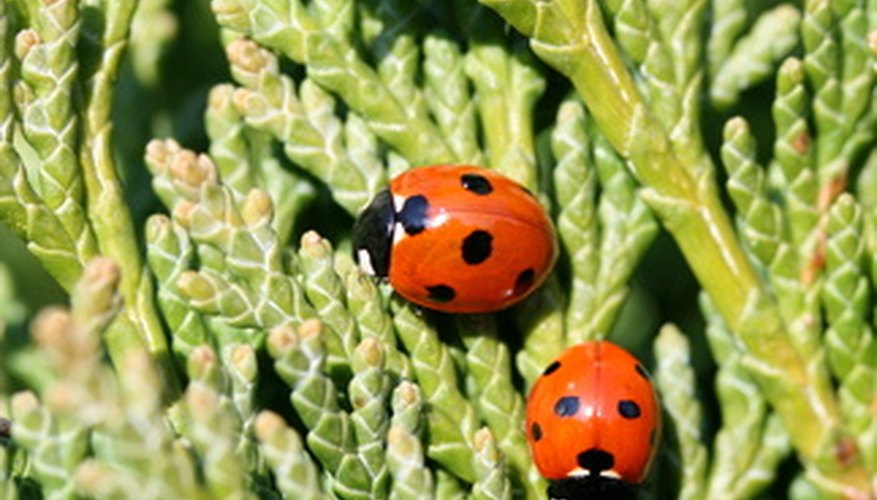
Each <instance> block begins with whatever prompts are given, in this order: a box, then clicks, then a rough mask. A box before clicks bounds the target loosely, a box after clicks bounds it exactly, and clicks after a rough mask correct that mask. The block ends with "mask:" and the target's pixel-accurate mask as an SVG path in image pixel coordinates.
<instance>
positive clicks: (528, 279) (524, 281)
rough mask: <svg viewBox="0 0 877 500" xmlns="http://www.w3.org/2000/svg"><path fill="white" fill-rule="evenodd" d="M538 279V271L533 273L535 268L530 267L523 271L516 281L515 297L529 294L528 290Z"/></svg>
mask: <svg viewBox="0 0 877 500" xmlns="http://www.w3.org/2000/svg"><path fill="white" fill-rule="evenodd" d="M535 279H536V271H533V268H531V267H528V268H527V269H524V270H523V271H521V274H519V275H518V278H517V279H516V280H515V291H514V293H515V295H523V294H525V293H527V290H529V289H530V287H531V286H533V280H535Z"/></svg>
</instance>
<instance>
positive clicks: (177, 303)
mask: <svg viewBox="0 0 877 500" xmlns="http://www.w3.org/2000/svg"><path fill="white" fill-rule="evenodd" d="M0 2H2V3H0V40H2V43H3V45H2V47H0V222H2V224H0V332H2V335H0V417H2V418H5V419H9V420H11V421H12V422H13V425H12V436H11V438H7V437H0V445H2V446H0V497H2V498H18V497H24V498H40V497H48V498H71V497H122V498H126V497H137V498H147V497H148V498H153V497H154V498H200V497H205V498H214V497H215V498H238V497H253V496H255V497H263V498H274V497H283V496H291V497H301V498H325V497H341V498H385V497H391V498H400V499H401V498H431V497H437V498H467V497H472V498H478V499H482V498H543V497H544V496H545V488H546V486H547V483H546V482H545V481H544V480H543V479H542V478H540V477H539V474H538V472H537V471H536V469H535V468H534V466H533V465H532V463H531V461H530V458H529V455H528V453H527V450H526V442H525V435H524V430H523V428H522V417H523V411H524V401H525V397H526V391H527V390H528V388H529V386H530V385H531V384H532V382H533V381H534V379H535V378H536V377H537V376H538V374H539V373H540V372H541V370H542V369H543V367H544V366H546V365H547V364H548V363H549V362H550V361H551V359H552V358H553V357H554V356H556V355H557V354H558V353H559V352H560V351H561V350H562V349H563V348H564V346H567V345H570V344H572V343H575V342H580V341H584V340H588V339H594V338H609V339H611V340H613V341H615V342H617V343H619V344H621V345H623V346H625V347H627V348H629V349H631V350H632V351H633V352H634V353H635V354H637V355H638V356H639V357H640V358H641V359H642V360H643V361H644V363H645V364H646V365H647V366H649V367H650V368H651V371H652V373H653V374H654V375H655V380H656V383H657V386H658V389H659V392H660V394H661V397H662V402H663V405H664V411H665V423H666V426H665V440H664V444H663V446H662V447H661V450H660V452H659V454H658V459H657V463H656V464H655V467H654V471H653V473H652V475H651V477H650V479H649V480H648V481H647V482H646V483H645V484H644V485H643V486H642V487H641V495H642V497H644V498H677V497H678V498H692V499H698V498H709V499H715V498H723V499H724V498H728V499H733V498H800V499H811V498H850V499H867V498H874V497H875V495H877V344H875V342H874V331H873V330H874V326H875V306H874V304H875V302H874V300H873V298H872V297H873V293H874V291H875V290H874V288H875V284H877V152H875V151H877V150H875V147H874V145H875V129H877V126H875V121H877V120H875V113H877V106H875V105H877V101H875V99H877V91H875V75H874V73H875V68H877V57H875V54H877V2H875V1H874V0H832V1H828V0H806V1H803V2H790V3H781V2H747V1H743V0H683V1H666V0H604V1H601V2H597V1H596V0H550V1H545V0H480V1H479V2H476V1H475V0H454V1H447V2H443V1H430V0H359V1H354V0H310V1H302V0H212V1H207V0H179V1H176V2H175V1H172V0H141V1H139V2H135V1H133V0H79V1H74V0H0ZM435 163H470V164H477V165H483V166H486V167H490V168H495V169H498V170H500V171H501V172H503V173H505V174H506V175H509V176H510V177H512V178H514V179H516V180H518V181H519V182H521V183H523V184H524V185H526V186H527V187H529V188H531V189H532V190H533V191H534V192H537V193H539V195H540V197H541V199H542V200H543V202H544V203H545V205H546V207H547V208H548V209H549V210H550V212H551V214H552V217H553V219H554V220H555V223H556V226H557V229H558V236H559V239H560V242H561V247H562V255H561V258H560V261H559V263H558V266H557V269H556V270H555V272H554V274H553V275H552V276H551V278H550V279H549V280H548V282H547V283H546V284H545V286H543V287H542V288H541V289H540V290H539V291H538V292H537V293H536V294H534V295H533V296H532V297H531V298H529V299H528V300H527V301H525V302H524V303H523V304H521V305H519V306H517V307H515V308H512V309H511V310H508V311H504V312H501V313H498V314H493V315H472V316H451V315H442V314H437V313H432V312H428V311H421V310H419V309H417V308H415V307H412V306H411V305H410V304H407V303H405V302H404V300H402V299H400V298H398V297H396V296H394V295H393V294H392V291H391V290H390V288H389V287H388V286H387V285H386V284H378V283H375V282H374V281H372V280H371V279H369V278H367V277H365V276H362V275H361V274H360V273H359V272H358V271H357V270H356V269H355V267H354V265H353V263H352V259H351V256H350V241H349V236H350V227H351V225H352V222H353V220H354V217H355V215H356V213H357V212H358V211H359V210H360V209H361V208H362V207H363V206H364V204H365V203H367V201H368V200H369V198H370V197H371V196H372V195H373V194H374V193H375V192H377V191H379V190H380V189H382V188H383V187H384V186H385V185H386V180H387V179H388V178H389V177H390V176H392V175H394V174H395V173H398V172H400V171H402V170H404V169H407V168H410V167H416V166H418V165H428V164H435Z"/></svg>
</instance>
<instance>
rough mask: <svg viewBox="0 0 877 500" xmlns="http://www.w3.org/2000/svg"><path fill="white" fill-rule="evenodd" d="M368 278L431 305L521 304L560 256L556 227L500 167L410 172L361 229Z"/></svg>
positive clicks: (487, 307) (379, 199)
mask: <svg viewBox="0 0 877 500" xmlns="http://www.w3.org/2000/svg"><path fill="white" fill-rule="evenodd" d="M353 245H354V251H355V256H356V260H357V262H358V263H359V266H360V267H361V268H362V270H363V271H364V272H366V273H368V274H372V275H376V276H380V277H389V280H390V283H391V284H392V285H393V288H394V289H395V290H396V292H398V293H399V294H400V295H402V296H403V297H405V298H406V299H408V300H410V301H412V302H414V303H417V304H420V305H422V306H424V307H428V308H431V309H437V310H441V311H447V312H455V313H475V312H489V311H496V310H499V309H503V308H506V307H509V306H511V305H512V304H514V303H516V302H518V301H520V300H521V299H523V298H524V297H526V296H527V295H529V294H530V293H531V292H532V291H533V290H535V289H536V288H537V287H538V286H539V285H540V284H541V283H542V282H543V281H544V280H545V277H546V275H547V274H548V272H549V271H550V270H551V267H552V266H553V264H554V261H555V259H556V258H557V241H556V238H555V235H554V226H553V225H552V224H551V220H550V219H549V218H548V215H547V214H546V213H545V210H544V209H543V208H542V205H540V204H539V201H538V200H536V198H535V197H534V196H533V195H532V194H531V193H530V192H529V191H527V189H526V188H524V187H523V186H521V185H520V184H517V183H516V182H514V181H512V180H510V179H508V178H507V177H504V176H502V175H500V174H498V173H496V172H493V171H490V170H485V169H483V168H478V167H472V166H455V165H439V166H431V167H421V168H416V169H412V170H409V171H407V172H405V173H403V174H401V175H399V176H397V177H396V178H395V179H393V180H392V182H391V183H390V187H389V189H387V190H385V191H382V192H381V193H379V194H378V195H376V196H375V198H374V199H373V200H372V201H371V203H370V204H369V205H368V206H367V207H366V208H365V210H364V211H363V212H362V214H361V215H360V216H359V218H358V219H357V221H356V224H355V225H354V227H353Z"/></svg>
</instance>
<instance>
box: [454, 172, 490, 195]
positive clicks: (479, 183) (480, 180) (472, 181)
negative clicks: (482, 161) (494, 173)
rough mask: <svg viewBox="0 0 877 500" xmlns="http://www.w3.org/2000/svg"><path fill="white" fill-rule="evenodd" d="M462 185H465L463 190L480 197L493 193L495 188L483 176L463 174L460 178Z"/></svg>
mask: <svg viewBox="0 0 877 500" xmlns="http://www.w3.org/2000/svg"><path fill="white" fill-rule="evenodd" d="M460 183H461V184H462V185H463V189H465V190H466V191H471V192H473V193H475V194H478V195H482V196H484V195H487V194H490V193H492V192H493V186H491V185H490V181H489V180H487V179H486V178H485V177H484V176H483V175H478V174H463V175H462V176H461V177H460Z"/></svg>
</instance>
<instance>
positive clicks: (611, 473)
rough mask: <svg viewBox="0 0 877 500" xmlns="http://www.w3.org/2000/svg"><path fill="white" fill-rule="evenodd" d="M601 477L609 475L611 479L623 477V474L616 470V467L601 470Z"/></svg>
mask: <svg viewBox="0 0 877 500" xmlns="http://www.w3.org/2000/svg"><path fill="white" fill-rule="evenodd" d="M600 477H608V478H611V479H621V474H619V473H618V472H616V471H615V469H609V470H604V471H600Z"/></svg>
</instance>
